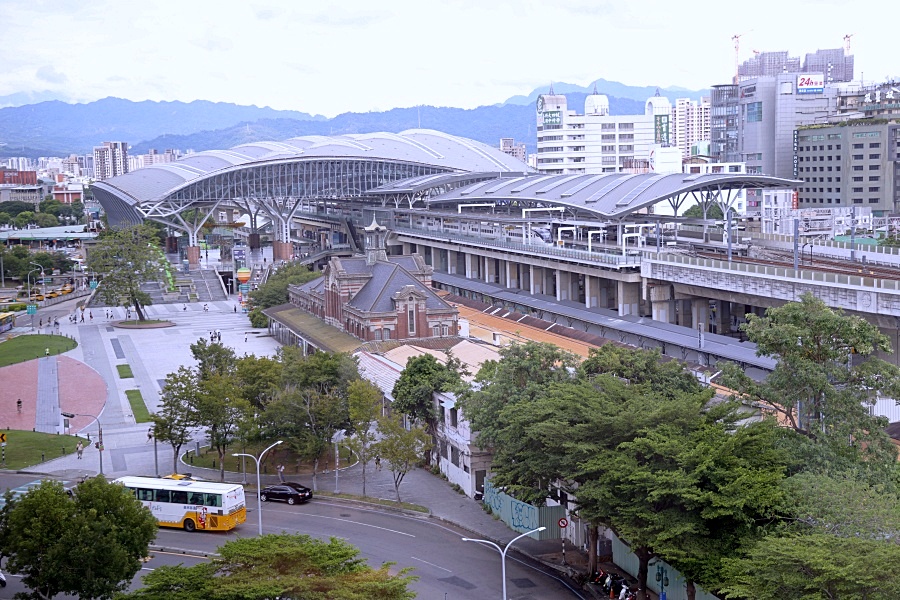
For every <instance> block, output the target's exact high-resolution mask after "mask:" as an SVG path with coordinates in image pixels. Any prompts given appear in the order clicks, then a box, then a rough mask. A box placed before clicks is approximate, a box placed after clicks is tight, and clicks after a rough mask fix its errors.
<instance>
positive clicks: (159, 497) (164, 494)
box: [156, 490, 171, 502]
mask: <svg viewBox="0 0 900 600" xmlns="http://www.w3.org/2000/svg"><path fill="white" fill-rule="evenodd" d="M170 499H171V492H170V491H169V490H156V501H157V502H169V500H170Z"/></svg>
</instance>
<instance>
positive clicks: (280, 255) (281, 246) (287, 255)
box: [272, 242, 294, 260]
mask: <svg viewBox="0 0 900 600" xmlns="http://www.w3.org/2000/svg"><path fill="white" fill-rule="evenodd" d="M293 258H294V245H293V244H292V243H290V242H272V260H293Z"/></svg>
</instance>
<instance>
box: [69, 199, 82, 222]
mask: <svg viewBox="0 0 900 600" xmlns="http://www.w3.org/2000/svg"><path fill="white" fill-rule="evenodd" d="M71 209H72V216H73V217H75V218H76V219H78V220H79V221H80V220H81V219H83V218H84V204H83V203H81V202H73V203H72V204H71Z"/></svg>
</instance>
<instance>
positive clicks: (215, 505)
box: [115, 477, 247, 531]
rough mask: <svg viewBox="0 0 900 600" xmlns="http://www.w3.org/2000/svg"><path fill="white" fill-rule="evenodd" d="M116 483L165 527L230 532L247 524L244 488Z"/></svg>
mask: <svg viewBox="0 0 900 600" xmlns="http://www.w3.org/2000/svg"><path fill="white" fill-rule="evenodd" d="M115 482H116V483H121V484H122V485H124V486H125V487H127V488H128V489H130V490H131V491H133V492H134V495H135V496H136V497H137V499H138V500H140V501H141V502H143V504H144V506H146V507H147V508H149V509H150V512H152V513H153V516H155V517H156V520H157V521H159V524H160V525H161V526H163V527H179V528H182V529H184V530H185V531H195V530H198V529H199V530H203V531H228V530H229V529H234V528H235V527H237V526H238V525H240V524H241V523H243V522H244V521H246V520H247V504H246V502H245V501H244V488H243V486H241V485H237V484H231V483H211V482H209V481H191V480H186V479H180V480H177V479H154V478H152V477H120V478H119V479H116V481H115Z"/></svg>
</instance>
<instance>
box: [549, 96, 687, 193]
mask: <svg viewBox="0 0 900 600" xmlns="http://www.w3.org/2000/svg"><path fill="white" fill-rule="evenodd" d="M536 108H537V160H536V164H535V166H536V167H537V169H538V170H539V171H540V172H542V173H546V174H548V175H549V174H569V173H571V174H576V173H588V174H590V173H622V172H626V169H629V170H630V169H633V167H634V165H635V163H643V162H647V163H649V161H650V151H651V149H652V147H653V146H654V145H660V146H663V147H668V146H671V145H672V135H671V120H672V104H671V102H669V99H668V98H665V97H663V96H653V97H651V98H650V99H648V100H647V103H646V105H645V110H644V114H643V115H617V116H612V115H610V114H609V99H608V98H607V97H606V96H604V95H602V94H598V93H597V90H596V88H595V89H594V93H593V94H590V95H589V96H587V98H585V101H584V113H583V114H578V113H577V112H576V111H574V110H569V108H568V106H567V101H566V97H565V96H562V95H557V94H554V93H553V89H552V88H551V89H550V93H549V94H543V95H541V96H538V99H537V106H536Z"/></svg>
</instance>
